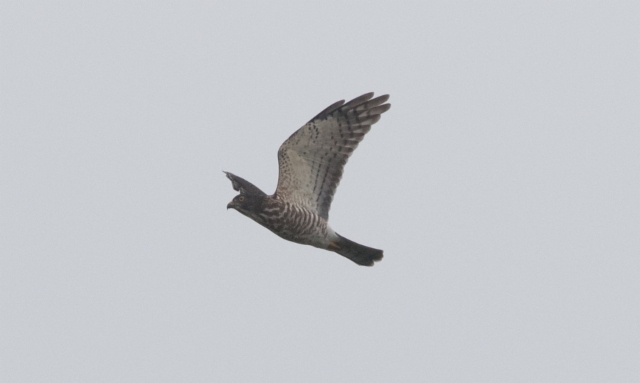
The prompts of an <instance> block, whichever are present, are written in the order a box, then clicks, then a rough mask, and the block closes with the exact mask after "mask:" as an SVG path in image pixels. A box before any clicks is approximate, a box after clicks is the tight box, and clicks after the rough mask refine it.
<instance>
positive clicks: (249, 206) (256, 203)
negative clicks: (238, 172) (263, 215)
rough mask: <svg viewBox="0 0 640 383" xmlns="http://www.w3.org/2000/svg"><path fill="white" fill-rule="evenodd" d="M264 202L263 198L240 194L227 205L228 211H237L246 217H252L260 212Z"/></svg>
mask: <svg viewBox="0 0 640 383" xmlns="http://www.w3.org/2000/svg"><path fill="white" fill-rule="evenodd" d="M263 200H264V197H263V196H258V195H252V194H238V195H237V196H235V197H234V198H233V199H232V200H231V202H229V203H228V204H227V209H236V210H237V211H239V212H240V213H242V214H244V215H250V213H253V212H257V211H259V210H260V208H261V207H262V201H263Z"/></svg>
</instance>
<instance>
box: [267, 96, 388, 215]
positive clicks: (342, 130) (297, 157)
mask: <svg viewBox="0 0 640 383" xmlns="http://www.w3.org/2000/svg"><path fill="white" fill-rule="evenodd" d="M372 97H373V93H367V94H364V95H362V96H360V97H358V98H355V99H353V100H351V101H349V102H348V103H346V104H345V103H344V100H342V101H338V102H336V103H334V104H332V105H331V106H329V107H328V108H326V109H325V110H323V111H322V112H320V114H318V115H317V116H315V117H314V118H312V119H311V121H309V122H308V123H307V124H306V125H304V126H303V127H302V128H300V129H298V130H297V131H296V132H295V133H293V134H292V135H291V137H289V138H288V139H287V140H286V141H285V142H284V143H283V144H282V146H280V149H279V150H278V163H279V166H280V174H279V178H278V187H277V189H276V193H275V196H276V198H280V199H283V200H287V201H290V202H294V203H297V204H300V205H303V206H306V207H308V208H310V209H313V210H316V211H317V212H318V214H319V215H320V216H321V217H324V218H325V219H328V218H329V208H330V207H331V201H332V200H333V195H334V193H335V191H336V188H337V187H338V184H339V183H340V179H341V178H342V170H343V168H344V165H345V164H346V163H347V160H348V159H349V157H350V156H351V153H353V151H354V150H355V149H356V147H357V146H358V144H359V143H360V141H362V139H363V138H364V135H365V134H366V133H367V132H368V131H369V130H370V129H371V125H373V124H375V123H376V122H378V120H379V119H380V115H381V114H382V113H384V112H386V111H387V110H389V108H390V107H391V105H390V104H385V102H386V101H387V100H388V99H389V95H384V96H379V97H376V98H373V99H372Z"/></svg>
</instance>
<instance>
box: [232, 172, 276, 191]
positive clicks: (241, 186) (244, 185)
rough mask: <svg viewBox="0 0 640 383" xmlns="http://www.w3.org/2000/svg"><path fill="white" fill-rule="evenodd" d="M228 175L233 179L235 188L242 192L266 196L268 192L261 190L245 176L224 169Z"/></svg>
mask: <svg viewBox="0 0 640 383" xmlns="http://www.w3.org/2000/svg"><path fill="white" fill-rule="evenodd" d="M222 172H223V173H224V174H226V175H227V178H228V179H230V180H231V184H232V185H233V190H236V191H239V192H240V194H251V195H258V196H265V195H266V194H265V193H264V192H263V191H262V190H260V189H259V188H258V187H257V186H256V185H254V184H252V183H251V182H249V181H247V180H245V179H244V178H241V177H238V176H237V175H235V174H232V173H229V172H225V171H222Z"/></svg>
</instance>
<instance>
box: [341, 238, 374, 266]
mask: <svg viewBox="0 0 640 383" xmlns="http://www.w3.org/2000/svg"><path fill="white" fill-rule="evenodd" d="M336 235H337V236H338V240H337V241H335V242H332V243H331V246H329V250H333V251H335V252H336V253H338V254H340V255H342V256H343V257H346V258H349V259H350V260H352V261H353V262H355V263H357V264H358V265H361V266H373V263H374V262H378V261H380V260H381V259H382V250H378V249H374V248H371V247H367V246H363V245H361V244H359V243H355V242H353V241H351V240H348V239H346V238H345V237H342V236H341V235H340V234H337V233H336Z"/></svg>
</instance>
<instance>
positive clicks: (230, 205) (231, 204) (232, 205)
mask: <svg viewBox="0 0 640 383" xmlns="http://www.w3.org/2000/svg"><path fill="white" fill-rule="evenodd" d="M235 206H236V205H234V204H233V201H231V202H229V203H228V204H227V210H229V209H231V208H233V207H235Z"/></svg>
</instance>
